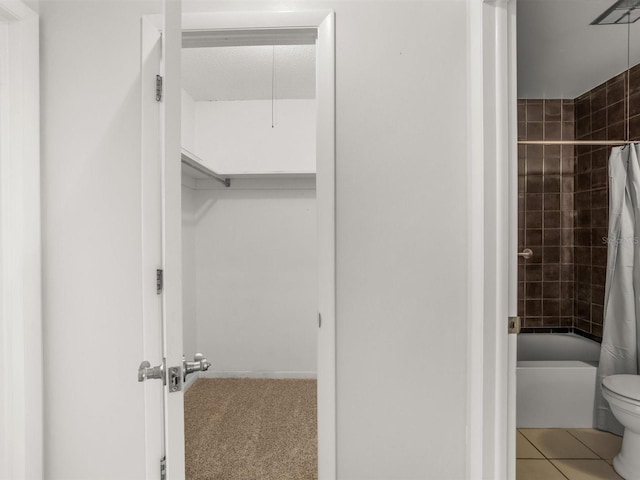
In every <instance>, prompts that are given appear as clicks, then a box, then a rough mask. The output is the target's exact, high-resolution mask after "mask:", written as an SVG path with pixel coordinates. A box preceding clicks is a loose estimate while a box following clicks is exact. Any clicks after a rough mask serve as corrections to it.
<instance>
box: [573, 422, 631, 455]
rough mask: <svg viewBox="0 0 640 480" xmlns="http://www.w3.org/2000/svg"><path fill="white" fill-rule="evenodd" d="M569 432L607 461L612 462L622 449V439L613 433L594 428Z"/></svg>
mask: <svg viewBox="0 0 640 480" xmlns="http://www.w3.org/2000/svg"><path fill="white" fill-rule="evenodd" d="M568 431H569V433H570V434H571V435H573V436H574V437H576V438H577V439H578V440H580V441H581V442H582V443H584V444H585V445H586V446H587V447H589V448H590V449H591V450H593V451H594V452H595V453H596V454H598V455H599V456H600V457H601V458H604V459H605V460H611V459H612V458H613V457H615V456H616V455H617V454H618V453H620V449H621V448H622V437H619V436H618V435H614V434H613V433H609V432H602V431H600V430H594V429H592V428H579V429H570V430H568Z"/></svg>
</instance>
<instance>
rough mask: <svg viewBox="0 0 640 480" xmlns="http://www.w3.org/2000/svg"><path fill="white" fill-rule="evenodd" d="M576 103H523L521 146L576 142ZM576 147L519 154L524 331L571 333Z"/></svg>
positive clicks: (530, 147) (525, 149)
mask: <svg viewBox="0 0 640 480" xmlns="http://www.w3.org/2000/svg"><path fill="white" fill-rule="evenodd" d="M574 133H575V125H574V104H573V101H572V100H520V101H519V102H518V138H519V140H572V139H573V138H574ZM574 168H575V156H574V148H573V147H572V146H559V145H550V146H547V145H545V146H542V145H526V146H525V145H520V146H519V148H518V181H519V189H518V192H519V193H518V202H519V203H518V247H519V251H522V250H523V249H524V248H530V249H531V250H532V251H533V257H532V258H531V259H529V260H524V259H522V258H519V260H518V315H519V316H520V317H521V318H522V319H523V327H525V328H532V327H534V328H535V327H550V328H554V327H555V328H557V327H572V326H573V308H574V305H573V298H574V268H573V219H574V208H573V192H574V190H573V189H574Z"/></svg>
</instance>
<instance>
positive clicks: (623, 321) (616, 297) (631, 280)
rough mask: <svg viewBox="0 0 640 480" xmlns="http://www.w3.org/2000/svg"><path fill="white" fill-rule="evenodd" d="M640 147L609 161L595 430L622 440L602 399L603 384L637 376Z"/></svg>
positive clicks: (628, 148) (621, 150)
mask: <svg viewBox="0 0 640 480" xmlns="http://www.w3.org/2000/svg"><path fill="white" fill-rule="evenodd" d="M639 157H640V144H635V145H627V146H625V147H616V148H614V149H613V151H612V152H611V157H610V158H609V232H608V235H607V245H608V251H607V278H606V286H605V298H604V332H603V336H602V348H601V349H600V364H599V366H598V378H597V382H596V427H597V428H599V429H601V430H607V431H610V432H613V433H616V434H618V435H622V433H623V431H624V428H623V427H622V425H620V423H619V422H618V421H617V420H616V419H615V418H614V416H613V414H612V413H611V410H610V409H609V404H608V403H607V401H606V400H605V399H604V398H603V397H602V387H601V383H602V379H603V378H604V377H606V376H608V375H615V374H621V373H629V374H638V373H639V372H640V370H639V365H638V332H639V330H640V329H639V328H638V327H639V325H640V299H639V298H638V296H639V294H640V245H638V242H639V239H640V210H639V208H640V164H639V163H638V159H639Z"/></svg>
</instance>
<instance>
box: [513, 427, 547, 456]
mask: <svg viewBox="0 0 640 480" xmlns="http://www.w3.org/2000/svg"><path fill="white" fill-rule="evenodd" d="M516 458H544V456H543V455H542V454H541V453H540V452H539V451H538V450H537V449H536V447H534V446H533V445H532V444H531V442H530V441H529V440H527V439H526V438H525V436H524V435H522V433H520V432H517V433H516Z"/></svg>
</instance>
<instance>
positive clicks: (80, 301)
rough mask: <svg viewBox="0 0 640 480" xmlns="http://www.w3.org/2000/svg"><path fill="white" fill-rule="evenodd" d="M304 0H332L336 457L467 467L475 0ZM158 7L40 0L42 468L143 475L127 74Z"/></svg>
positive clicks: (346, 473)
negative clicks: (143, 23) (470, 7)
mask: <svg viewBox="0 0 640 480" xmlns="http://www.w3.org/2000/svg"><path fill="white" fill-rule="evenodd" d="M300 5H301V3H300V2H284V3H283V2H280V1H278V2H276V1H273V0H272V1H267V2H264V1H263V2H244V1H237V0H236V1H219V2H218V1H208V2H190V3H188V4H186V5H185V10H189V9H191V10H195V9H197V10H204V9H210V10H211V9H215V10H248V9H255V8H262V9H279V10H280V9H283V8H287V7H290V8H301V7H300ZM303 5H304V8H335V9H336V32H337V33H336V35H337V37H336V41H337V44H336V55H337V65H336V72H337V73H336V75H337V78H336V95H337V96H336V98H337V100H336V102H337V104H336V111H337V127H336V128H337V131H336V134H337V147H336V148H337V151H336V154H337V173H336V185H337V212H336V214H337V222H338V223H337V234H336V241H337V288H338V290H337V377H338V385H337V408H338V419H337V434H338V442H337V445H338V447H337V448H338V455H337V457H338V477H339V479H340V480H365V479H366V480H376V479H379V480H388V479H390V478H398V479H400V478H402V479H427V478H428V479H438V480H444V479H461V478H463V477H464V472H465V463H466V458H467V455H466V454H467V448H466V443H465V425H466V418H465V416H466V411H467V397H466V385H467V361H466V349H467V322H466V311H467V292H466V285H467V254H466V252H467V238H468V231H467V213H468V205H467V161H466V158H467V136H468V134H467V129H466V125H467V114H468V105H467V100H466V92H467V87H468V82H467V80H466V79H467V64H468V58H467V32H466V28H467V11H466V2H465V1H464V0H429V1H426V0H425V1H390V0H389V1H358V2H340V1H335V2H312V1H309V2H304V3H303ZM157 8H158V3H157V2H148V1H147V2H135V1H129V2H120V1H109V0H103V1H92V2H87V3H83V2H64V1H55V2H43V3H42V5H41V14H42V22H41V25H42V49H43V60H42V62H43V63H42V66H43V69H42V81H43V98H42V107H43V127H42V131H43V140H44V142H43V215H44V225H43V227H44V322H45V378H46V380H45V382H46V383H45V402H46V411H45V429H46V438H45V440H46V453H45V455H46V468H47V478H48V479H51V480H56V479H80V478H82V479H88V478H91V479H102V478H104V479H107V478H135V479H140V478H143V476H144V475H143V472H142V469H143V468H144V455H143V453H142V452H143V448H144V437H143V433H144V425H143V419H144V412H143V410H142V407H143V398H142V389H141V388H139V385H138V383H137V381H136V369H137V366H138V364H139V362H140V360H142V358H141V357H142V351H141V346H142V339H141V326H140V317H141V315H140V303H141V302H140V285H141V279H140V272H139V270H140V269H139V265H140V244H141V242H140V212H139V204H140V177H139V157H140V141H139V133H140V128H139V124H140V113H139V108H140V98H139V95H138V92H139V85H138V78H137V75H138V71H139V49H138V45H139V37H140V33H139V28H140V16H141V15H142V14H143V13H149V12H152V11H154V10H155V9H157ZM106 72H108V73H106ZM105 365H106V366H105ZM99 367H104V368H99Z"/></svg>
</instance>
